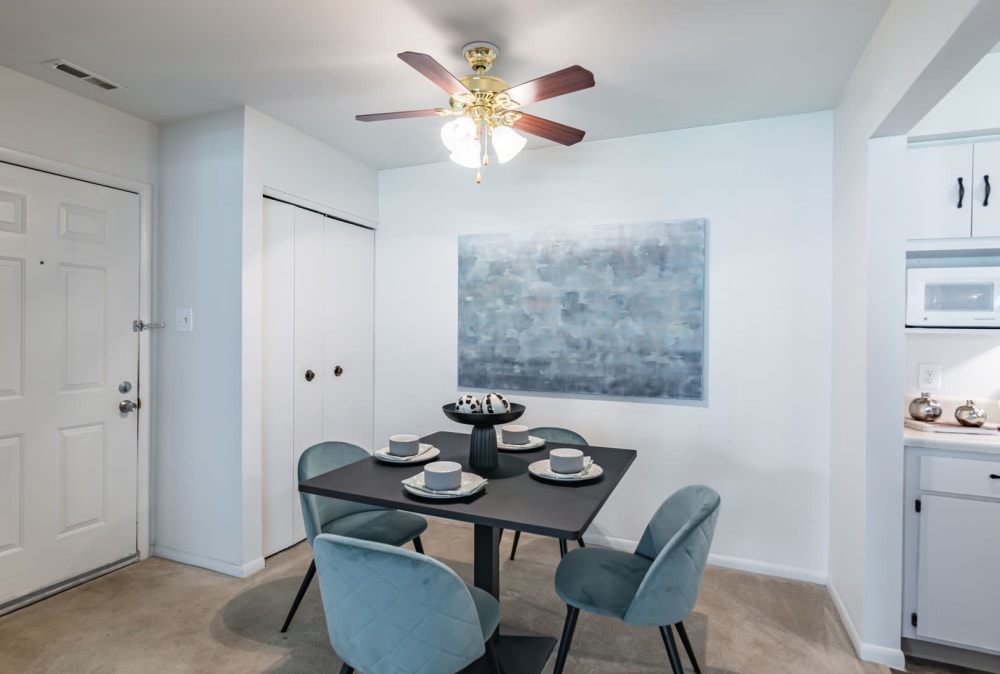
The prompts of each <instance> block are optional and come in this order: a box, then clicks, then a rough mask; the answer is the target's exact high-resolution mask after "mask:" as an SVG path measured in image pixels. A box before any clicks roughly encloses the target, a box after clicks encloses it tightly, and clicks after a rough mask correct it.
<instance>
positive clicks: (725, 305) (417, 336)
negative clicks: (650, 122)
mask: <svg viewBox="0 0 1000 674" xmlns="http://www.w3.org/2000/svg"><path fill="white" fill-rule="evenodd" d="M473 176H474V171H470V170H468V169H462V168H460V167H457V166H455V165H453V164H451V163H441V164H434V165H428V166H419V167H412V168H406V169H399V170H392V171H383V172H381V173H380V212H381V222H380V227H379V229H378V231H377V232H376V342H375V343H376V358H375V362H376V393H375V397H376V405H375V414H376V420H375V428H376V442H378V441H379V438H381V439H382V440H384V439H385V438H387V436H388V435H390V434H392V433H401V432H413V433H420V434H425V433H430V432H432V431H435V430H439V429H451V430H458V431H467V430H468V429H467V428H466V427H461V426H458V425H457V424H452V423H451V422H449V421H447V420H446V419H445V418H444V416H443V415H442V414H441V412H440V409H439V408H440V405H442V404H444V403H446V402H450V401H452V400H455V399H457V396H458V394H459V393H460V391H459V390H458V389H457V388H456V382H457V365H456V352H457V347H456V343H457V325H456V320H457V319H456V313H457V300H456V295H455V292H456V279H457V259H456V258H457V236H459V235H463V234H473V233H489V232H502V231H511V230H522V229H538V228H552V227H557V228H569V227H581V226H587V225H597V224H605V223H614V222H642V221H649V220H656V219H675V218H688V217H705V218H708V220H709V263H708V272H709V273H708V296H709V297H708V321H707V327H708V349H707V354H708V379H707V393H708V405H707V406H701V407H699V406H689V405H672V404H667V403H664V402H656V401H636V402H630V401H625V400H603V399H600V398H581V397H566V396H556V395H552V396H547V395H538V394H526V393H517V392H510V394H511V396H512V398H513V399H514V400H516V401H519V402H523V403H525V404H526V406H527V412H526V414H525V416H524V417H523V418H522V421H523V422H524V423H526V424H528V425H529V426H531V425H555V426H568V427H571V428H574V429H576V430H579V431H580V432H582V433H583V435H584V436H585V437H587V438H588V440H589V441H590V442H592V443H594V444H605V445H613V446H614V445H617V446H623V447H633V448H636V449H638V450H639V456H638V458H637V460H636V462H635V464H634V465H633V467H632V468H631V470H630V471H629V473H628V474H627V475H626V476H625V479H624V481H623V483H622V485H621V486H620V487H619V488H618V490H617V491H616V492H615V493H614V494H613V495H612V497H611V499H610V500H609V502H608V503H607V505H606V506H605V507H604V509H603V511H602V512H601V514H600V515H599V516H598V518H597V520H596V522H595V525H594V527H592V528H591V530H590V531H589V532H588V536H593V537H595V538H607V539H610V540H611V541H612V542H614V543H617V544H621V545H625V546H632V545H634V543H635V541H636V540H637V539H638V536H639V534H640V533H641V530H642V527H643V526H644V524H645V522H646V521H647V520H648V518H649V516H650V515H651V514H652V512H653V510H654V509H655V508H656V506H658V505H659V503H660V502H661V501H662V499H663V498H665V497H666V496H667V495H668V494H669V493H671V492H672V491H673V490H674V489H676V488H678V487H680V486H682V485H684V484H687V483H694V482H704V483H706V484H709V485H712V486H713V487H715V488H716V489H717V490H718V491H719V492H720V494H721V495H722V516H721V517H720V519H719V524H718V529H717V531H716V537H715V542H714V544H713V547H712V550H713V554H714V557H713V560H714V561H716V562H717V563H719V562H721V563H726V564H731V565H734V566H741V567H743V568H751V569H754V570H757V571H762V572H765V573H774V574H779V575H785V576H789V577H795V578H803V579H808V580H813V581H819V582H822V581H823V580H824V579H825V576H826V559H827V521H828V513H827V507H828V491H827V479H828V476H827V471H828V465H829V446H828V443H829V440H828V439H829V431H830V426H829V413H828V410H829V403H830V401H829V391H830V361H829V349H830V345H829V331H830V301H829V298H830V296H831V288H830V280H829V279H830V252H829V249H830V212H831V115H830V114H828V113H820V114H812V115H802V116H794V117H785V118H781V119H770V120H763V121H757V122H748V123H743V124H731V125H725V126H717V127H709V128H700V129H693V130H687V131H677V132H672V133H662V134H655V135H647V136H639V137H632V138H624V139H618V140H609V141H600V142H593V143H583V144H581V145H578V146H575V147H573V148H568V149H563V148H555V149H551V150H549V149H547V150H539V151H534V152H526V153H524V154H522V155H521V156H519V157H517V158H516V159H515V160H514V161H512V162H511V163H510V164H507V165H505V166H500V165H491V166H489V167H487V168H486V169H485V170H484V172H483V182H482V184H481V185H476V184H475V182H474V179H473ZM413 400H418V401H421V404H419V405H415V404H413V403H412V401H413Z"/></svg>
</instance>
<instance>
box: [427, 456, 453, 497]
mask: <svg viewBox="0 0 1000 674" xmlns="http://www.w3.org/2000/svg"><path fill="white" fill-rule="evenodd" d="M424 486H425V487H427V488H428V489H434V490H436V491H445V490H448V489H458V488H459V487H461V486H462V464H460V463H458V462H456V461H433V462H431V463H428V464H427V465H426V466H424Z"/></svg>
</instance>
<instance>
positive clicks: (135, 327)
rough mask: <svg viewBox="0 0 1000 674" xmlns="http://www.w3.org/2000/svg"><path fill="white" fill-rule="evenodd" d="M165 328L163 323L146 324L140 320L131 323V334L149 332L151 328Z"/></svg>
mask: <svg viewBox="0 0 1000 674" xmlns="http://www.w3.org/2000/svg"><path fill="white" fill-rule="evenodd" d="M163 327H166V326H164V325H163V323H147V322H146V321H144V320H142V319H141V318H140V319H139V320H136V321H132V332H142V331H143V330H151V329H153V328H163Z"/></svg>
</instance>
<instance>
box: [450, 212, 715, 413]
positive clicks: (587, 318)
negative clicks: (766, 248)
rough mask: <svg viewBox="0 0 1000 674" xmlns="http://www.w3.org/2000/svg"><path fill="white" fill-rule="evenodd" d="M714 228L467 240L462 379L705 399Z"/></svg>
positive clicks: (461, 293) (506, 387)
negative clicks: (708, 275) (708, 247)
mask: <svg viewBox="0 0 1000 674" xmlns="http://www.w3.org/2000/svg"><path fill="white" fill-rule="evenodd" d="M707 227H708V221H707V220H706V219H703V218H699V219H690V220H673V221H665V222H653V223H642V224H621V225H602V226H597V227H581V228H574V229H558V230H540V231H539V230H536V231H521V232H510V233H506V234H485V235H480V234H476V235H467V236H461V237H459V239H458V332H459V334H458V385H459V387H460V388H463V389H480V390H500V391H538V392H546V393H573V394H594V395H608V396H625V397H639V398H660V399H671V400H690V401H701V400H704V396H705V381H704V376H705V302H706V297H705V274H706V238H707Z"/></svg>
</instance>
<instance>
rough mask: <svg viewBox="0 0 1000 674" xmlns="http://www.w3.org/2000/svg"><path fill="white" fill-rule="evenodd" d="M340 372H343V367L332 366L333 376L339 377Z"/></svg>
mask: <svg viewBox="0 0 1000 674" xmlns="http://www.w3.org/2000/svg"><path fill="white" fill-rule="evenodd" d="M342 374H344V368H342V367H340V366H339V365H338V366H337V367H335V368H333V376H334V377H339V376H340V375H342Z"/></svg>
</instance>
